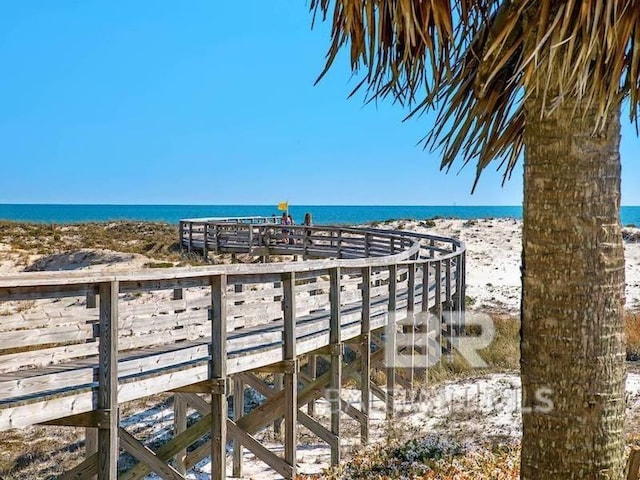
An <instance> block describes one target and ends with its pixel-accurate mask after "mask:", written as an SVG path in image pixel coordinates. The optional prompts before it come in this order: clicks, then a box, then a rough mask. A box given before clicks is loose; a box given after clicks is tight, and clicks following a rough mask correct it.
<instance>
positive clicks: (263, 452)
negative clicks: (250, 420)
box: [227, 420, 294, 478]
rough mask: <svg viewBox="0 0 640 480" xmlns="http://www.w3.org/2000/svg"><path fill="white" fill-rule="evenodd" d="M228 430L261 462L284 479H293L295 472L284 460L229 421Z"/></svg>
mask: <svg viewBox="0 0 640 480" xmlns="http://www.w3.org/2000/svg"><path fill="white" fill-rule="evenodd" d="M227 429H228V431H229V435H230V436H231V437H232V438H237V439H238V441H239V442H240V443H242V445H244V446H245V447H247V448H248V449H249V450H251V451H252V452H253V453H254V454H255V455H256V456H257V457H258V458H259V459H260V460H262V461H263V462H265V463H266V464H267V465H269V466H270V467H271V468H273V469H274V470H275V471H276V472H278V473H279V474H280V475H282V476H283V477H284V478H293V476H294V470H293V469H292V468H291V465H289V464H288V463H287V462H286V461H285V460H284V459H282V458H280V457H279V456H277V455H276V454H275V453H273V452H272V451H271V450H269V449H268V448H266V447H264V446H263V445H262V444H261V443H260V442H258V441H257V440H256V439H255V438H253V437H252V436H251V435H249V434H248V433H247V432H245V431H244V430H243V429H242V428H240V427H238V426H237V425H236V424H235V423H234V422H232V421H231V420H227Z"/></svg>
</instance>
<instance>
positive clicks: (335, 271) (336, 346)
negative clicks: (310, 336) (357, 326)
mask: <svg viewBox="0 0 640 480" xmlns="http://www.w3.org/2000/svg"><path fill="white" fill-rule="evenodd" d="M329 281H330V283H331V289H330V291H329V297H330V303H331V318H330V326H329V343H330V344H331V346H332V351H331V364H330V371H329V373H330V374H331V381H330V385H329V388H330V390H331V395H330V396H329V403H330V404H331V433H333V434H334V435H335V436H336V437H337V438H338V439H340V411H341V409H340V389H341V387H342V348H343V347H342V344H341V340H342V339H341V319H340V314H341V309H340V302H341V301H340V267H336V268H332V269H331V270H330V271H329ZM339 463H340V441H338V442H337V444H335V445H332V446H331V464H332V465H338V464H339Z"/></svg>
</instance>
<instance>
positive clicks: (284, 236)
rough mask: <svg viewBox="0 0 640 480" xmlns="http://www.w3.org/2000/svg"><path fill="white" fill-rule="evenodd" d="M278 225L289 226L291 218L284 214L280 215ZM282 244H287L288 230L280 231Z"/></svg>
mask: <svg viewBox="0 0 640 480" xmlns="http://www.w3.org/2000/svg"><path fill="white" fill-rule="evenodd" d="M280 225H291V216H290V215H287V213H286V212H284V213H283V214H282V217H281V218H280ZM282 243H289V229H288V228H283V229H282Z"/></svg>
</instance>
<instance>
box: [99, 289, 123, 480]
mask: <svg viewBox="0 0 640 480" xmlns="http://www.w3.org/2000/svg"><path fill="white" fill-rule="evenodd" d="M99 357H100V358H99V361H100V367H99V369H98V401H97V403H98V408H99V409H102V410H106V411H108V412H111V415H109V426H108V428H101V429H100V430H99V431H98V478H99V479H100V480H116V478H117V477H118V413H117V412H118V282H117V281H114V282H109V283H103V284H101V285H100V346H99Z"/></svg>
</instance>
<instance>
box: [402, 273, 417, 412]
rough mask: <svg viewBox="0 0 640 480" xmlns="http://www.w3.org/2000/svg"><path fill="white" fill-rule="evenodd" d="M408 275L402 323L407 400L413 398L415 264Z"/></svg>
mask: <svg viewBox="0 0 640 480" xmlns="http://www.w3.org/2000/svg"><path fill="white" fill-rule="evenodd" d="M408 267H409V274H408V278H407V319H406V321H405V322H404V327H403V329H404V332H403V333H404V334H405V335H408V338H406V337H405V340H408V342H407V343H409V345H408V352H409V358H408V359H407V360H408V362H407V363H408V365H407V370H408V371H407V374H408V379H407V380H408V381H409V389H408V390H407V392H406V394H407V400H408V399H410V398H413V386H414V374H415V344H416V322H415V315H414V309H415V303H416V264H415V263H411V264H409V266H408Z"/></svg>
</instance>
